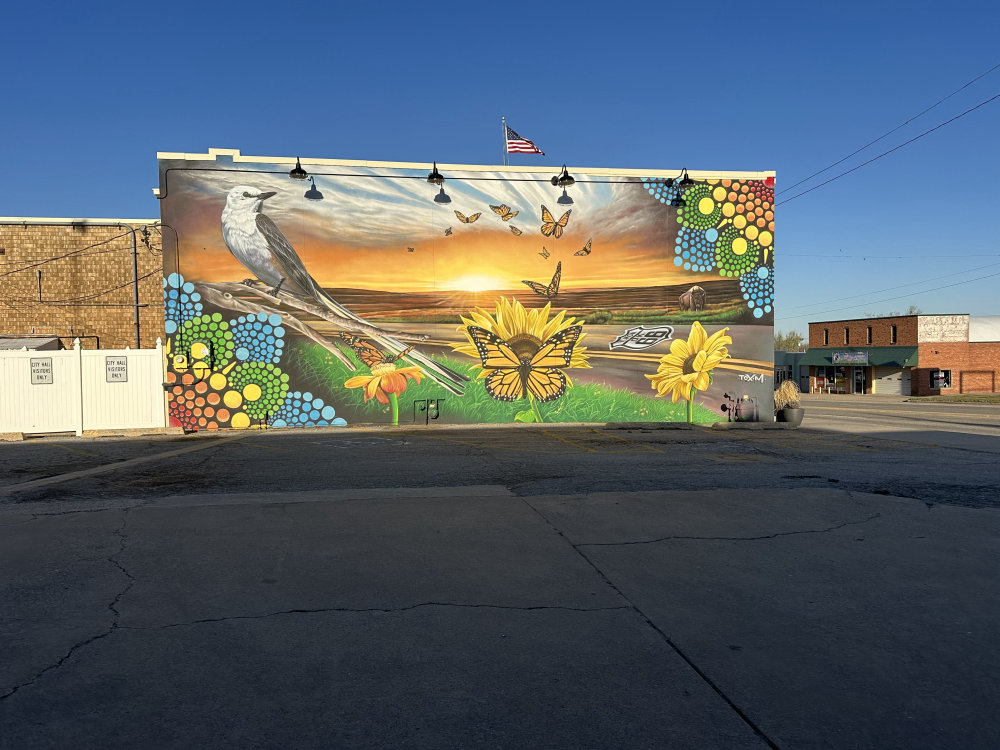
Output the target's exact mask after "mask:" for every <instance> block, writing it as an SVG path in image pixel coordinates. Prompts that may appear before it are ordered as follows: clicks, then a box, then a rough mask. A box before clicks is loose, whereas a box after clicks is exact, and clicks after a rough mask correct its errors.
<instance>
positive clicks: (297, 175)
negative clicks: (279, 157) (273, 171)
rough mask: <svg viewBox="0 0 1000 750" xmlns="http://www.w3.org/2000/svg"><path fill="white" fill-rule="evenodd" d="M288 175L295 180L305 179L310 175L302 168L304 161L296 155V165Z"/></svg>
mask: <svg viewBox="0 0 1000 750" xmlns="http://www.w3.org/2000/svg"><path fill="white" fill-rule="evenodd" d="M288 176H289V177H291V178H292V179H293V180H304V179H305V178H306V177H308V176H309V175H308V174H307V173H306V170H304V169H303V168H302V162H300V161H299V157H297V156H296V157H295V166H294V167H292V171H291V172H289V173H288Z"/></svg>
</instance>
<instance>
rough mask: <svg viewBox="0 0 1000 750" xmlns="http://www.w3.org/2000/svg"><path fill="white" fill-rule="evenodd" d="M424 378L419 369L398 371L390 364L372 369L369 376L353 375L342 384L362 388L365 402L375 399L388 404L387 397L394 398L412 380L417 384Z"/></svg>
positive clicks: (411, 368) (401, 369)
mask: <svg viewBox="0 0 1000 750" xmlns="http://www.w3.org/2000/svg"><path fill="white" fill-rule="evenodd" d="M423 376H424V374H423V372H421V370H420V368H419V367H401V368H399V369H398V370H397V369H396V365H394V364H392V363H384V364H379V365H375V366H374V367H372V374H371V375H355V376H354V377H353V378H348V380H347V381H346V382H345V383H344V386H345V387H346V388H364V389H365V401H368V400H369V399H372V398H375V399H378V401H379V403H382V404H388V403H389V396H390V395H391V396H395V395H396V394H397V393H402V392H403V391H405V390H406V383H407V381H409V380H413V381H415V382H417V383H419V382H420V378H422V377H423Z"/></svg>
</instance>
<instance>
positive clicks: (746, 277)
mask: <svg viewBox="0 0 1000 750" xmlns="http://www.w3.org/2000/svg"><path fill="white" fill-rule="evenodd" d="M740 290H742V292H743V299H745V300H746V301H747V307H749V308H750V309H751V310H753V316H754V317H755V318H762V317H763V316H764V313H769V312H771V305H772V304H773V303H774V269H773V268H768V267H767V266H757V267H756V268H754V269H753V270H750V271H747V272H746V273H745V274H743V275H741V276H740Z"/></svg>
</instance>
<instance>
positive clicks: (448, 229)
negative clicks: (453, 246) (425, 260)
mask: <svg viewBox="0 0 1000 750" xmlns="http://www.w3.org/2000/svg"><path fill="white" fill-rule="evenodd" d="M444 236H445V237H451V227H448V228H447V229H445V230H444Z"/></svg>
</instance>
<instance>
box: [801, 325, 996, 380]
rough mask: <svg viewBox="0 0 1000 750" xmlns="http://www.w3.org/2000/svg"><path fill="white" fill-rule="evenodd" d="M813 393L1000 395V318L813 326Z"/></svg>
mask: <svg viewBox="0 0 1000 750" xmlns="http://www.w3.org/2000/svg"><path fill="white" fill-rule="evenodd" d="M801 364H803V365H808V366H809V390H810V392H830V393H892V394H901V395H905V396H909V395H912V396H933V395H937V394H948V393H996V392H998V390H1000V317H998V316H990V317H971V316H969V315H900V316H897V317H891V318H861V319H854V320H830V321H823V322H819V323H810V324H809V349H808V350H807V351H806V355H805V357H803V358H802V360H801Z"/></svg>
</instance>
